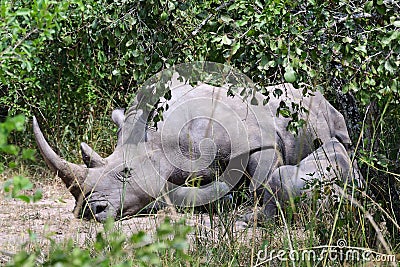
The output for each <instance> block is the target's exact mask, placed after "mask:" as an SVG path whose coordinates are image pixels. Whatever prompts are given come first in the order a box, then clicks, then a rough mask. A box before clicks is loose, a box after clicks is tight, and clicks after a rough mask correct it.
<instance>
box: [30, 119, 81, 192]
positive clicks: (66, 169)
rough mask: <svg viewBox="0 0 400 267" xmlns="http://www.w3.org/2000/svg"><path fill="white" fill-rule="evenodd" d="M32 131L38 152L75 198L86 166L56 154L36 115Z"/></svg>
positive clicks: (79, 190)
mask: <svg viewBox="0 0 400 267" xmlns="http://www.w3.org/2000/svg"><path fill="white" fill-rule="evenodd" d="M33 133H34V134H35V139H36V143H37V145H38V147H39V150H40V153H41V154H42V156H43V158H44V160H45V161H46V163H47V165H48V166H49V168H50V169H51V170H53V171H54V172H56V173H57V175H58V177H60V178H61V179H62V181H63V182H64V184H65V185H66V186H67V188H68V189H69V191H70V192H71V194H72V195H73V196H74V197H75V199H78V198H79V195H80V194H81V189H80V185H82V184H83V182H84V181H85V178H86V174H87V168H86V167H84V166H82V165H77V164H74V163H70V162H68V161H66V160H64V159H62V158H61V157H60V156H58V155H57V153H56V152H54V151H53V149H52V148H51V147H50V145H49V144H48V143H47V141H46V139H45V138H44V136H43V133H42V131H41V130H40V127H39V124H38V122H37V120H36V117H33Z"/></svg>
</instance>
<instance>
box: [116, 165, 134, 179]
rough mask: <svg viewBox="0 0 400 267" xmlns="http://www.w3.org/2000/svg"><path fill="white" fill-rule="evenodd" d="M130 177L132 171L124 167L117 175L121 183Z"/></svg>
mask: <svg viewBox="0 0 400 267" xmlns="http://www.w3.org/2000/svg"><path fill="white" fill-rule="evenodd" d="M131 176H132V169H131V168H128V167H125V168H124V169H123V170H122V171H120V172H119V173H118V175H117V178H118V180H120V181H121V182H126V181H127V180H128V179H129V178H130V177H131Z"/></svg>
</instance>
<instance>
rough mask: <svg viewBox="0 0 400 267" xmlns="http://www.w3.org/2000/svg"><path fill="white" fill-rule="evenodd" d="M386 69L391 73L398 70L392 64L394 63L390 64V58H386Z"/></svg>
mask: <svg viewBox="0 0 400 267" xmlns="http://www.w3.org/2000/svg"><path fill="white" fill-rule="evenodd" d="M385 69H386V70H387V71H389V72H390V73H394V72H395V71H396V69H395V68H394V67H393V66H392V64H390V61H389V60H386V62H385Z"/></svg>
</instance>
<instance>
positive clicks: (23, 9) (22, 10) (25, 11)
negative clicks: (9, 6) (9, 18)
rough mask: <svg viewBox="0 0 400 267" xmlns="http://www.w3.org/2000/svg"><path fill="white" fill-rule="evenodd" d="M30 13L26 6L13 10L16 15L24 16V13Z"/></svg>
mask: <svg viewBox="0 0 400 267" xmlns="http://www.w3.org/2000/svg"><path fill="white" fill-rule="evenodd" d="M30 13H31V10H30V9H28V8H21V9H18V10H17V11H16V12H15V14H16V15H17V16H26V15H29V14H30Z"/></svg>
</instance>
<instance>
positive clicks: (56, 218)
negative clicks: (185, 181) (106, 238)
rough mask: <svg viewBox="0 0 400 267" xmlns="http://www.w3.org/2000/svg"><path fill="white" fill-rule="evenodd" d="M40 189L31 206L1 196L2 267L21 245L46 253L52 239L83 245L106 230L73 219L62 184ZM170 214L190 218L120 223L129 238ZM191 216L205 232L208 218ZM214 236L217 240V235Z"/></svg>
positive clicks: (71, 201) (239, 225) (148, 218)
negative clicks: (39, 194) (38, 195)
mask: <svg viewBox="0 0 400 267" xmlns="http://www.w3.org/2000/svg"><path fill="white" fill-rule="evenodd" d="M38 187H39V188H41V189H42V190H43V198H42V199H41V200H40V201H38V202H36V203H32V204H27V203H25V202H22V201H19V200H14V199H10V198H5V197H4V194H2V193H1V194H0V266H2V265H3V264H5V263H7V262H8V261H9V260H10V259H11V257H12V255H13V254H15V253H16V252H17V251H19V250H20V249H21V247H22V246H24V247H25V248H26V249H28V250H29V248H33V247H38V246H39V247H41V248H43V251H46V250H47V249H48V248H49V246H50V241H49V240H50V239H51V240H55V241H57V242H62V241H63V240H67V239H73V240H74V242H75V243H77V244H81V245H82V244H84V243H85V241H87V240H88V239H93V238H94V237H95V236H96V234H97V232H98V231H101V230H102V229H103V226H102V224H100V223H97V222H94V221H86V220H80V219H77V218H75V217H74V215H73V213H72V210H73V208H74V204H75V201H74V199H73V197H72V196H71V195H70V194H69V192H68V191H67V189H66V188H65V186H64V185H63V184H62V183H61V182H59V181H57V180H56V181H55V182H54V183H53V184H45V185H41V186H38ZM167 215H168V216H169V217H172V219H179V218H180V217H183V216H185V218H188V216H187V215H185V214H180V213H174V212H172V213H171V212H169V211H168V210H167V211H165V210H162V211H159V212H158V213H157V214H153V215H146V216H141V217H134V218H131V219H128V220H123V221H120V222H117V223H118V226H119V227H122V230H123V231H124V233H126V234H127V235H129V233H135V232H138V231H140V230H143V231H146V232H148V233H152V232H154V231H155V229H156V226H157V225H159V224H160V223H161V222H162V221H164V219H165V217H166V216H167ZM191 216H192V217H191V218H189V220H188V219H187V220H186V222H187V223H188V224H190V225H192V226H195V227H201V228H202V229H203V230H205V231H203V232H205V233H206V232H207V230H208V228H210V221H209V217H208V216H207V215H191ZM174 217H175V218H174ZM234 227H235V229H236V230H237V231H251V228H247V227H246V225H245V224H244V223H241V222H238V223H236V224H235V226H234ZM210 230H211V229H210ZM211 231H213V230H211ZM214 237H215V238H218V237H217V236H215V235H214ZM204 238H210V236H207V237H204Z"/></svg>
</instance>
